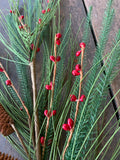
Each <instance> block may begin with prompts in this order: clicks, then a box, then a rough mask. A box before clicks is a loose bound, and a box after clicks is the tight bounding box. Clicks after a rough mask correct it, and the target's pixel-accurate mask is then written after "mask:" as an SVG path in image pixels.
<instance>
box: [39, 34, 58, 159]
mask: <svg viewBox="0 0 120 160" xmlns="http://www.w3.org/2000/svg"><path fill="white" fill-rule="evenodd" d="M56 40H57V38H56V34H55V39H54V55H55V63H54V71H53V80H52V93H51V101H50V107H49V111H48V113H51V109H52V104H53V98H54V88H55V78H56V69H57V61H56V57H57V47H56ZM49 121H50V117H48V118H47V124H46V130H45V140H44V145H43V151H42V159H44V153H45V141H46V138H47V132H48V128H49Z"/></svg>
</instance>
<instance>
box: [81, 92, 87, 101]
mask: <svg viewBox="0 0 120 160" xmlns="http://www.w3.org/2000/svg"><path fill="white" fill-rule="evenodd" d="M85 98H86V97H85V95H84V94H83V95H82V96H81V97H80V102H83V101H84V99H85Z"/></svg>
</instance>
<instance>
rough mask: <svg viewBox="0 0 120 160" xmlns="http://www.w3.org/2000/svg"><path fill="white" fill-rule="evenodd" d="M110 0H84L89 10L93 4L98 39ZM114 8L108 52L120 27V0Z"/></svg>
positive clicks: (116, 84)
mask: <svg viewBox="0 0 120 160" xmlns="http://www.w3.org/2000/svg"><path fill="white" fill-rule="evenodd" d="M107 2H108V0H104V1H101V0H84V3H85V5H86V8H87V10H88V9H89V7H90V6H93V11H92V26H93V29H94V32H95V36H96V38H97V40H98V37H99V34H100V28H101V25H102V19H103V16H104V11H105V8H106V4H107ZM113 8H114V9H115V17H114V21H113V25H112V28H111V32H110V36H109V41H108V46H107V48H106V51H105V52H106V53H107V52H108V51H109V50H110V47H111V45H112V43H113V41H112V40H113V39H114V37H115V35H116V33H117V31H118V29H119V28H120V23H119V22H120V19H119V18H120V16H119V9H120V3H119V0H114V1H113ZM111 88H112V91H113V94H115V93H116V92H117V91H118V89H120V74H118V76H117V77H116V78H115V80H114V81H113V83H112V85H111ZM115 101H116V104H117V106H118V107H119V106H120V93H119V94H118V95H117V96H116V98H115ZM119 114H120V109H119Z"/></svg>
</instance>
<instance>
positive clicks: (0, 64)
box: [0, 63, 31, 121]
mask: <svg viewBox="0 0 120 160" xmlns="http://www.w3.org/2000/svg"><path fill="white" fill-rule="evenodd" d="M0 66H1V67H2V69H3V72H4V74H5V76H6V77H7V79H9V80H10V77H9V76H8V74H7V72H6V71H5V69H4V67H3V65H2V63H0ZM11 87H12V88H13V90H14V91H15V93H16V94H17V96H18V98H19V100H20V102H21V103H22V105H23V107H24V109H25V111H26V113H27V115H28V118H29V120H30V121H31V117H30V114H29V111H28V109H27V107H26V106H25V104H24V103H23V101H22V99H21V97H20V95H19V93H18V91H17V90H16V88H15V86H14V85H13V83H12V84H11Z"/></svg>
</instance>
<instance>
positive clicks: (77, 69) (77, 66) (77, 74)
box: [72, 64, 81, 76]
mask: <svg viewBox="0 0 120 160" xmlns="http://www.w3.org/2000/svg"><path fill="white" fill-rule="evenodd" d="M79 71H81V66H80V64H77V65H76V66H75V70H73V71H72V75H73V76H79V75H80V72H79Z"/></svg>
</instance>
